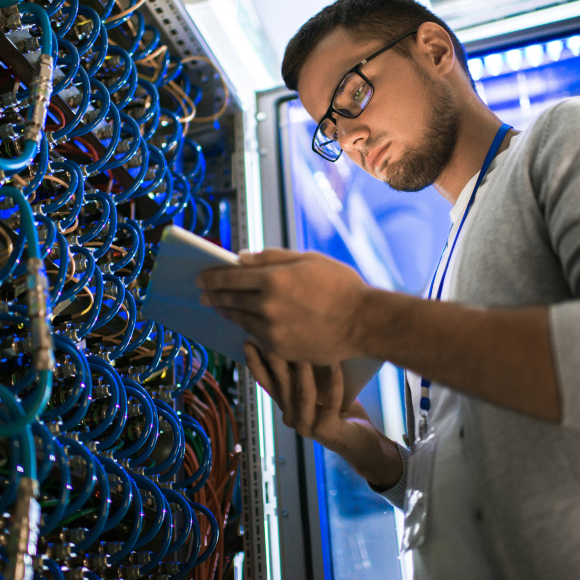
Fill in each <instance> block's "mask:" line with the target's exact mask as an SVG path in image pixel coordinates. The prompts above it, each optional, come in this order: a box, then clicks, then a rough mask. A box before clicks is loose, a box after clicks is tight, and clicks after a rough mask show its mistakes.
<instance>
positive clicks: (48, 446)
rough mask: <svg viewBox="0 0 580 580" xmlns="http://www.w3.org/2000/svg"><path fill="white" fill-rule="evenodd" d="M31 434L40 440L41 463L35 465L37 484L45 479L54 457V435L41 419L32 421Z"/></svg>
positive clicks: (40, 483)
mask: <svg viewBox="0 0 580 580" xmlns="http://www.w3.org/2000/svg"><path fill="white" fill-rule="evenodd" d="M31 427H32V434H33V435H34V436H36V437H40V439H41V441H42V449H43V452H42V463H41V464H40V466H37V469H36V471H37V475H38V484H39V485H42V482H43V481H44V480H45V479H46V477H47V476H48V474H49V473H50V470H51V469H52V467H53V465H54V463H55V461H56V459H55V458H54V437H53V436H52V433H51V432H50V431H49V430H48V427H47V426H46V425H45V424H44V423H43V422H42V421H34V422H33V423H32V425H31Z"/></svg>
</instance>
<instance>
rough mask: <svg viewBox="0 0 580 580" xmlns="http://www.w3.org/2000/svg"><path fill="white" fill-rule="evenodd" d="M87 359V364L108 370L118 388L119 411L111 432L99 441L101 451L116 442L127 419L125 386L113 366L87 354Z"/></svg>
mask: <svg viewBox="0 0 580 580" xmlns="http://www.w3.org/2000/svg"><path fill="white" fill-rule="evenodd" d="M87 361H88V362H89V364H93V365H96V366H100V367H102V368H103V369H105V370H108V371H109V372H110V374H111V375H112V376H113V379H114V380H115V381H116V383H117V388H118V390H119V411H118V412H117V415H116V416H115V421H114V423H113V427H112V429H111V432H110V433H109V434H108V436H107V437H106V439H104V440H102V441H100V443H99V449H100V450H101V451H102V450H104V449H108V448H109V447H112V446H113V445H115V444H116V443H118V439H119V437H120V435H121V433H122V432H123V428H124V427H125V422H126V421H127V393H126V392H125V387H124V386H123V381H122V380H121V377H120V376H119V373H118V372H117V371H116V369H115V368H114V367H113V366H111V365H110V364H109V363H108V362H106V361H104V360H103V359H100V358H99V357H96V356H88V357H87Z"/></svg>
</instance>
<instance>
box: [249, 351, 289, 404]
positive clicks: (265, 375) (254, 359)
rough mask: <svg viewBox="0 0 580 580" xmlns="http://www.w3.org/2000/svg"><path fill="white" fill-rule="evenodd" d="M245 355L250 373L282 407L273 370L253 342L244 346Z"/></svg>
mask: <svg viewBox="0 0 580 580" xmlns="http://www.w3.org/2000/svg"><path fill="white" fill-rule="evenodd" d="M244 354H245V355H246V364H247V366H248V368H249V369H250V372H251V373H252V375H253V376H254V379H256V382H257V383H258V384H259V385H260V386H261V387H262V388H263V389H264V390H265V391H266V392H267V393H268V395H270V397H272V399H273V400H274V402H275V403H276V404H277V405H278V407H280V410H282V411H283V409H282V407H281V406H280V395H279V393H278V385H277V381H276V378H275V377H274V375H273V373H272V370H271V369H270V368H269V366H268V364H267V363H266V362H265V360H264V359H263V358H262V357H261V356H260V352H259V350H258V349H257V348H256V346H255V345H253V344H252V343H251V342H246V344H244Z"/></svg>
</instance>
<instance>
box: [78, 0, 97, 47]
mask: <svg viewBox="0 0 580 580" xmlns="http://www.w3.org/2000/svg"><path fill="white" fill-rule="evenodd" d="M77 14H78V15H79V16H85V17H86V18H88V19H89V20H90V21H92V23H93V27H92V29H91V32H90V33H89V37H88V38H87V40H86V41H85V42H84V43H83V44H81V45H80V46H77V51H78V53H79V56H83V55H85V54H86V53H87V52H88V51H89V50H90V49H91V48H92V46H93V44H95V42H96V41H97V38H98V37H99V32H100V30H101V19H100V18H99V15H98V14H97V13H96V12H95V11H94V10H93V9H92V8H89V7H88V6H79V8H78V11H77Z"/></svg>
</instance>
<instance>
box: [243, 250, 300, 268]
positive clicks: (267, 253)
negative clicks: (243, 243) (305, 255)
mask: <svg viewBox="0 0 580 580" xmlns="http://www.w3.org/2000/svg"><path fill="white" fill-rule="evenodd" d="M301 256H302V254H300V253H299V252H295V251H293V250H285V249H283V248H268V249H266V250H264V251H262V252H257V253H251V252H247V251H242V252H240V263H241V264H242V266H267V265H269V264H280V263H284V262H294V261H295V260H299V259H300V257H301Z"/></svg>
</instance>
